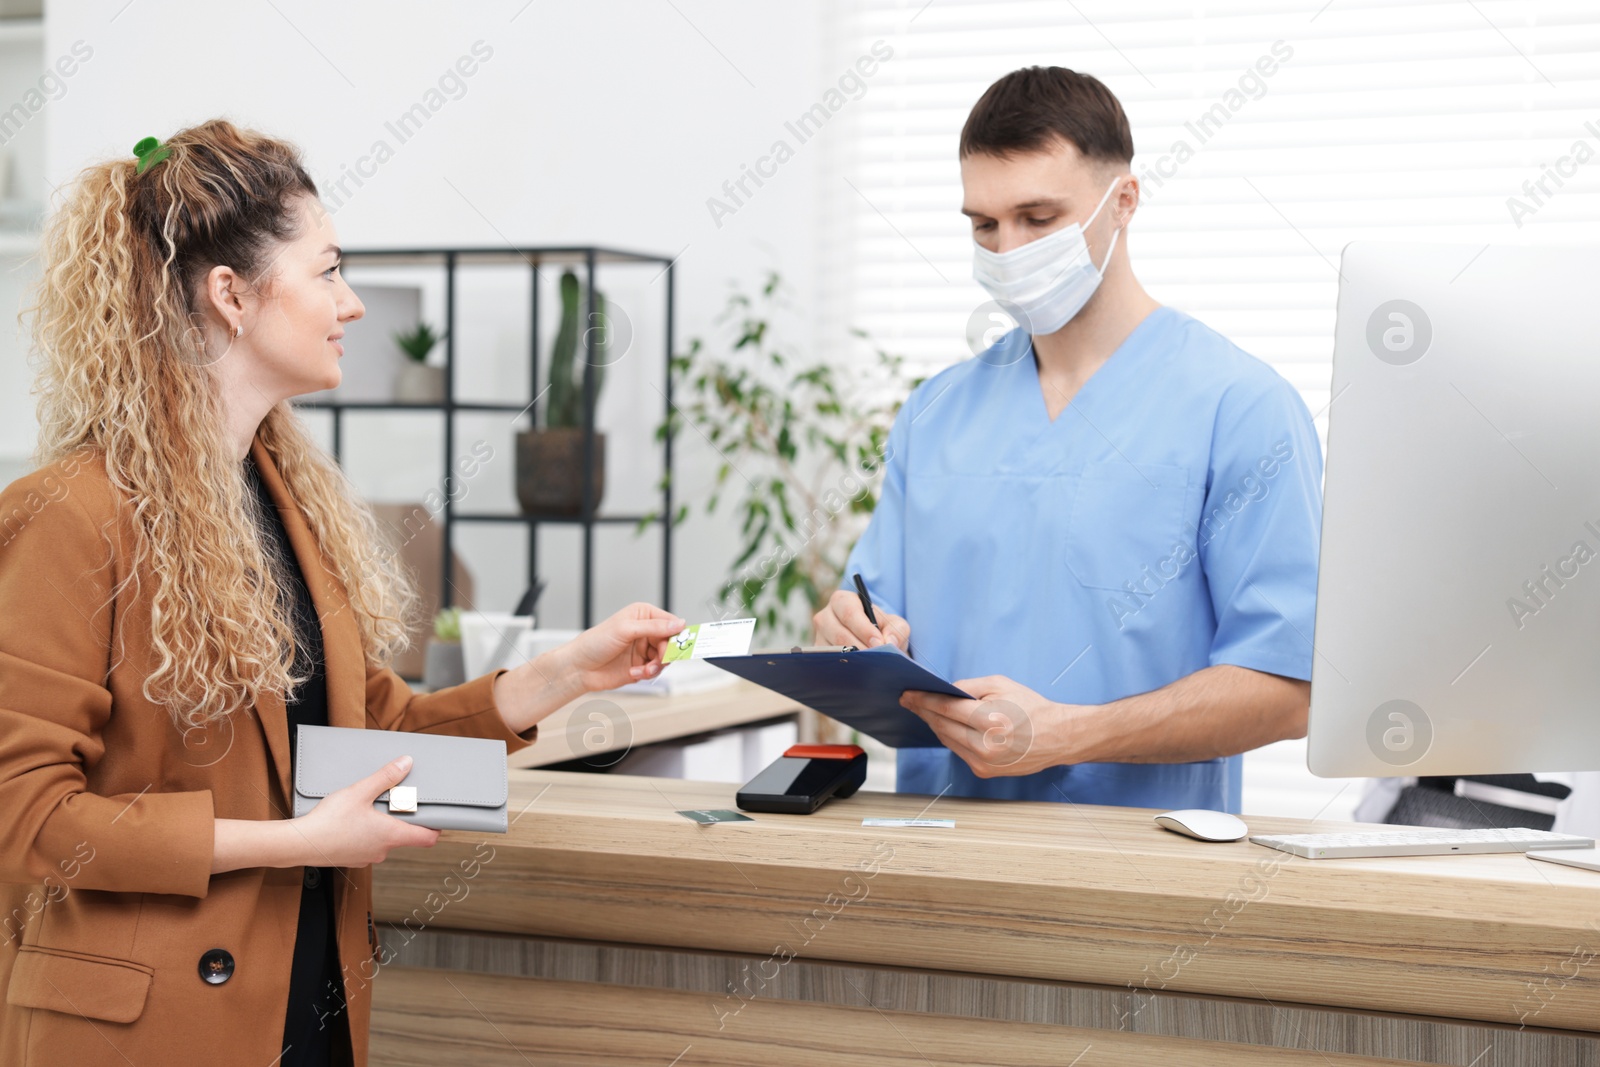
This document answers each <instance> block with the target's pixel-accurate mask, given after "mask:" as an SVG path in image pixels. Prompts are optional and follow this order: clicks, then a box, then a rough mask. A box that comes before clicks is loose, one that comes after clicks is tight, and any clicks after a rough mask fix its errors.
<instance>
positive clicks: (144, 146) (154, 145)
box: [133, 137, 172, 174]
mask: <svg viewBox="0 0 1600 1067" xmlns="http://www.w3.org/2000/svg"><path fill="white" fill-rule="evenodd" d="M133 154H134V155H136V156H138V157H139V165H138V166H137V167H136V168H135V173H138V174H143V173H144V172H145V171H147V170H149V169H150V168H151V167H153V166H155V165H156V164H157V163H160V162H161V161H162V160H163V159H166V158H167V157H168V156H170V155H172V149H171V147H169V146H167V145H163V144H162V143H161V142H160V141H158V140H156V139H155V138H154V137H146V138H145V139H144V140H142V141H140V142H139V143H138V144H136V145H134V146H133Z"/></svg>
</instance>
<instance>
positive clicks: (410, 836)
mask: <svg viewBox="0 0 1600 1067" xmlns="http://www.w3.org/2000/svg"><path fill="white" fill-rule="evenodd" d="M410 771H411V757H410V756H402V757H401V758H400V759H397V760H394V761H393V762H391V763H388V764H385V765H384V766H382V767H380V768H379V769H378V770H376V771H374V772H373V773H372V774H369V775H367V776H366V777H365V778H362V779H361V780H360V781H357V782H352V783H351V784H349V785H347V786H345V787H344V788H343V789H340V790H336V791H335V792H332V793H329V794H328V795H327V796H326V797H324V798H323V799H322V801H321V803H319V804H318V805H317V806H316V807H315V808H313V809H311V811H310V812H309V813H307V814H305V815H302V816H300V817H299V818H298V819H267V820H262V821H257V820H253V819H218V820H216V836H215V838H214V840H213V845H212V856H211V873H212V874H220V873H222V872H223V871H235V870H238V869H240V868H241V867H301V866H305V867H365V866H367V865H368V864H373V863H382V862H383V861H384V860H385V859H387V858H388V856H389V851H390V850H391V849H396V848H429V847H431V846H432V845H433V843H434V842H436V841H438V840H439V831H438V830H430V829H428V828H427V827H426V826H416V825H413V824H412V823H408V822H406V821H404V820H403V819H396V818H394V817H393V816H391V815H386V814H384V813H383V812H382V811H381V810H379V809H378V808H375V807H373V804H374V802H375V801H376V800H377V799H378V796H379V794H381V793H382V792H383V791H384V790H385V789H388V788H389V787H390V786H393V785H398V784H399V783H400V781H401V780H402V779H404V778H405V776H406V775H407V774H409V773H410Z"/></svg>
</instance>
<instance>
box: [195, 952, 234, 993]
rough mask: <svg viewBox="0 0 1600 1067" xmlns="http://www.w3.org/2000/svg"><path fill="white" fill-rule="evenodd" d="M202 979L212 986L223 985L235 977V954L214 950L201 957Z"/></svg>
mask: <svg viewBox="0 0 1600 1067" xmlns="http://www.w3.org/2000/svg"><path fill="white" fill-rule="evenodd" d="M200 977H201V978H203V979H204V980H205V981H206V982H207V983H208V984H210V985H221V984H222V983H223V982H226V981H227V980H228V979H229V978H232V977H233V954H232V953H231V952H229V951H228V950H227V949H225V948H214V949H212V950H211V951H209V952H207V953H206V954H205V955H204V956H201V957H200Z"/></svg>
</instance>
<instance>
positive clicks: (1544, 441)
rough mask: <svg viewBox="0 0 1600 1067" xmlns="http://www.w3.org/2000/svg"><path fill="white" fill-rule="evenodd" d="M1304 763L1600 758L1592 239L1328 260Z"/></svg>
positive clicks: (1468, 763)
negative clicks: (1324, 432) (1333, 276)
mask: <svg viewBox="0 0 1600 1067" xmlns="http://www.w3.org/2000/svg"><path fill="white" fill-rule="evenodd" d="M1313 643H1314V644H1315V648H1316V652H1315V662H1314V666H1313V668H1312V676H1311V725H1310V738H1309V743H1308V763H1309V765H1310V768H1311V770H1312V772H1313V773H1315V774H1318V775H1323V776H1326V777H1343V776H1372V777H1383V776H1394V775H1461V774H1495V773H1517V772H1529V771H1559V770H1593V769H1597V768H1600V249H1597V248H1592V247H1590V248H1584V247H1567V248H1513V247H1499V246H1489V247H1482V246H1469V245H1422V244H1392V243H1384V242H1357V243H1354V244H1351V245H1349V246H1348V247H1347V248H1346V249H1345V251H1344V256H1343V259H1342V262H1341V265H1340V283H1339V308H1338V318H1337V323H1336V326H1335V331H1334V354H1333V389H1332V400H1331V402H1330V406H1329V409H1328V445H1327V474H1326V482H1325V489H1324V513H1323V523H1322V549H1321V563H1320V568H1319V574H1318V580H1317V621H1316V631H1315V634H1314V636H1313Z"/></svg>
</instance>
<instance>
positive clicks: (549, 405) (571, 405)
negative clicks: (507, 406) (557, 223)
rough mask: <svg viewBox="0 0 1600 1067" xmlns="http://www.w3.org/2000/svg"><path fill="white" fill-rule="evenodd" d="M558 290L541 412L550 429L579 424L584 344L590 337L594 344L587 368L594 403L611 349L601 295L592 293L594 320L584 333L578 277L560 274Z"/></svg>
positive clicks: (598, 393) (581, 421) (581, 293)
mask: <svg viewBox="0 0 1600 1067" xmlns="http://www.w3.org/2000/svg"><path fill="white" fill-rule="evenodd" d="M560 288H561V323H560V325H559V326H558V327H557V328H556V337H555V343H554V344H553V345H552V346H551V348H550V389H549V394H548V397H547V399H546V400H545V409H544V424H545V426H546V427H549V428H550V429H556V428H560V427H577V426H581V425H583V358H584V356H585V354H586V353H585V351H584V344H585V341H587V340H589V339H590V338H591V337H592V339H593V341H594V362H593V363H592V364H590V366H589V373H590V374H591V375H593V376H594V397H595V403H596V404H599V402H600V390H601V388H602V387H603V386H604V385H605V380H606V355H607V353H608V352H609V351H610V348H611V330H610V328H609V323H610V318H609V317H608V314H607V311H606V298H605V294H603V293H601V292H600V291H599V289H596V290H595V294H594V318H595V321H594V322H592V323H591V324H590V326H589V328H588V329H587V330H586V329H581V328H580V326H581V323H582V322H583V317H584V314H585V312H584V308H583V304H584V292H583V285H582V284H581V283H580V282H579V281H578V276H577V275H576V274H574V273H573V272H572V271H570V270H569V271H564V272H563V273H562V275H561V287H560ZM591 331H593V333H592V334H591Z"/></svg>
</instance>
